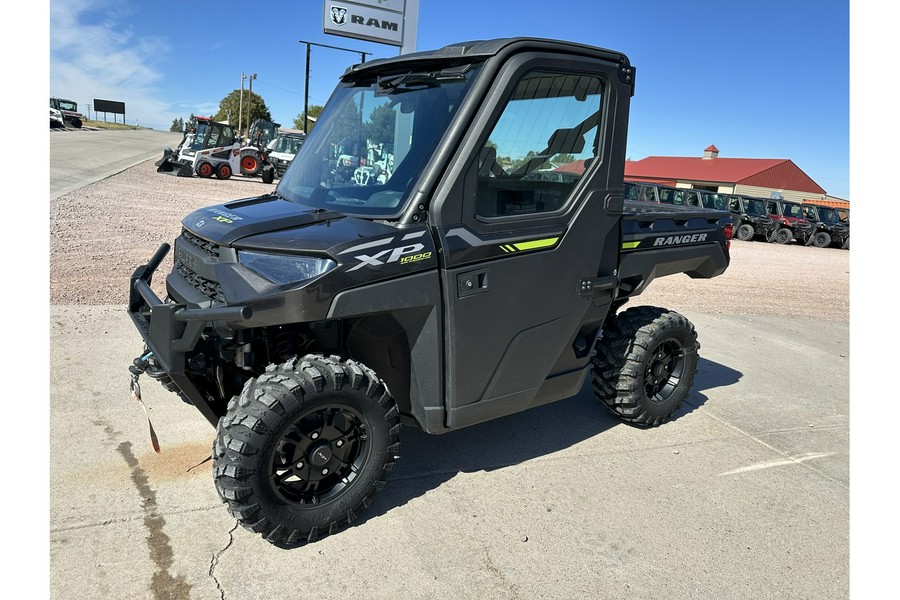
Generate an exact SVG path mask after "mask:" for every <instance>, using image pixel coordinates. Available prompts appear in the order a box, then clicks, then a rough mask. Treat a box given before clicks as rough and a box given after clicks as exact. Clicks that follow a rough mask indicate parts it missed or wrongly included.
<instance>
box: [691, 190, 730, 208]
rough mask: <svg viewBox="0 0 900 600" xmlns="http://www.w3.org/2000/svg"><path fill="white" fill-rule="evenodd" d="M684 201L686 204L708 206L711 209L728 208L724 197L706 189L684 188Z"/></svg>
mask: <svg viewBox="0 0 900 600" xmlns="http://www.w3.org/2000/svg"><path fill="white" fill-rule="evenodd" d="M684 203H685V204H686V205H688V206H697V207H701V208H709V209H712V210H728V205H727V204H726V203H725V198H724V197H723V196H721V195H720V194H718V193H716V192H710V191H708V190H695V189H690V190H684Z"/></svg>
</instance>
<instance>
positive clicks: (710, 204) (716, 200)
mask: <svg viewBox="0 0 900 600" xmlns="http://www.w3.org/2000/svg"><path fill="white" fill-rule="evenodd" d="M701 198H702V201H703V207H704V208H712V209H715V210H728V209H727V208H726V207H725V200H724V199H723V198H722V196H720V195H718V194H711V193H710V194H701Z"/></svg>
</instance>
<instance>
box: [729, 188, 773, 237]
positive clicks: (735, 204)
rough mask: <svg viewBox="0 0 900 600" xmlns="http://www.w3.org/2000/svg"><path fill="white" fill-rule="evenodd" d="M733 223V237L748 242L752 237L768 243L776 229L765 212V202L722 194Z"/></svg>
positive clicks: (771, 219) (736, 195) (758, 199)
mask: <svg viewBox="0 0 900 600" xmlns="http://www.w3.org/2000/svg"><path fill="white" fill-rule="evenodd" d="M723 198H724V199H725V201H726V202H728V210H730V211H731V214H732V219H733V221H734V237H736V238H737V239H739V240H742V241H745V242H748V241H750V240H752V239H753V238H754V237H761V238H762V239H764V240H766V241H769V240H771V238H772V236H774V235H775V232H776V230H777V228H778V224H777V223H776V222H775V219H773V218H772V217H771V216H769V213H768V212H767V211H766V202H765V200H763V199H762V198H751V197H749V196H742V195H739V194H724V195H723Z"/></svg>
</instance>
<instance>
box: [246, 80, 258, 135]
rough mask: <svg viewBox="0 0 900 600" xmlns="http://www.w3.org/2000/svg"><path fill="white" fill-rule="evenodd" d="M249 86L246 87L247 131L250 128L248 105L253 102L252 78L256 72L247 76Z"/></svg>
mask: <svg viewBox="0 0 900 600" xmlns="http://www.w3.org/2000/svg"><path fill="white" fill-rule="evenodd" d="M247 79H248V80H249V84H248V85H249V87H248V89H247V132H248V133H249V130H250V106H251V105H252V104H253V80H254V79H256V73H254V74H253V75H250V76H248V77H247Z"/></svg>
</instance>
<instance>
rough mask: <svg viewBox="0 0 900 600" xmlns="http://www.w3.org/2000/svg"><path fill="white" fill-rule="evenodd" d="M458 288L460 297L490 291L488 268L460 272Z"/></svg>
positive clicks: (457, 278) (457, 279)
mask: <svg viewBox="0 0 900 600" xmlns="http://www.w3.org/2000/svg"><path fill="white" fill-rule="evenodd" d="M456 290H457V292H458V294H459V297H460V298H465V297H466V296H472V295H474V294H480V293H482V292H486V291H488V270H487V269H480V270H478V271H468V272H467V273H460V274H458V275H457V276H456Z"/></svg>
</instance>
